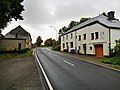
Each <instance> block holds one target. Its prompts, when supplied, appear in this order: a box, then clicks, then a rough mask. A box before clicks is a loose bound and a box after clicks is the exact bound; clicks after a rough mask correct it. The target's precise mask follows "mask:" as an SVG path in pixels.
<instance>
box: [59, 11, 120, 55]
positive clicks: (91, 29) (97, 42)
mask: <svg viewBox="0 0 120 90" xmlns="http://www.w3.org/2000/svg"><path fill="white" fill-rule="evenodd" d="M118 39H120V21H119V20H118V19H115V18H114V12H113V11H111V12H109V13H108V16H104V15H99V16H97V17H94V18H92V19H90V20H88V21H86V22H84V23H81V24H79V25H77V26H75V27H73V28H72V29H70V30H69V31H67V32H65V33H64V34H63V35H62V36H61V51H64V50H66V49H67V50H68V51H69V52H71V50H75V51H76V52H77V53H81V54H90V55H96V56H110V55H111V53H112V52H113V49H114V46H115V44H116V43H115V40H118Z"/></svg>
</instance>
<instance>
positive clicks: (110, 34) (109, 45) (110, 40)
mask: <svg viewBox="0 0 120 90" xmlns="http://www.w3.org/2000/svg"><path fill="white" fill-rule="evenodd" d="M109 57H111V30H110V28H109Z"/></svg>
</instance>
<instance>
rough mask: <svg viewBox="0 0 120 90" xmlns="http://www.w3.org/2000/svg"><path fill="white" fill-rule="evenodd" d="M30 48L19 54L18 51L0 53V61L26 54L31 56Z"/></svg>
mask: <svg viewBox="0 0 120 90" xmlns="http://www.w3.org/2000/svg"><path fill="white" fill-rule="evenodd" d="M32 52H33V51H32V50H29V51H27V52H26V53H23V54H19V53H4V54H0V61H2V60H6V59H12V58H22V57H26V56H32Z"/></svg>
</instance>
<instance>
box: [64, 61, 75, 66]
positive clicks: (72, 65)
mask: <svg viewBox="0 0 120 90" xmlns="http://www.w3.org/2000/svg"><path fill="white" fill-rule="evenodd" d="M64 62H65V63H67V64H69V65H71V66H75V65H74V64H72V63H71V62H68V61H66V60H64Z"/></svg>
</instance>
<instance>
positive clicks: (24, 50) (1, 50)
mask: <svg viewBox="0 0 120 90" xmlns="http://www.w3.org/2000/svg"><path fill="white" fill-rule="evenodd" d="M28 50H30V49H29V48H24V49H16V48H15V49H13V50H6V49H0V53H2V54H4V53H21V54H23V53H26V52H27V51H28Z"/></svg>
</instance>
